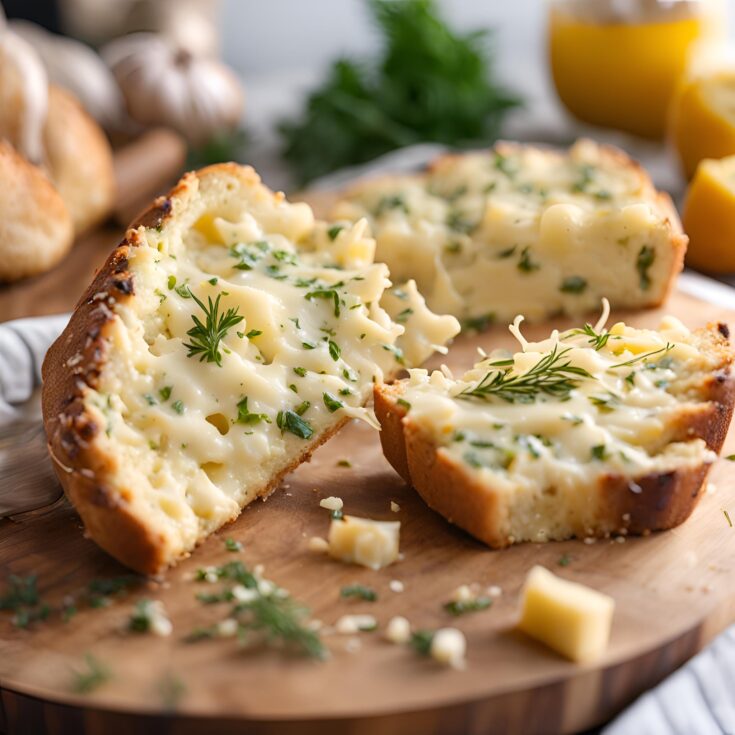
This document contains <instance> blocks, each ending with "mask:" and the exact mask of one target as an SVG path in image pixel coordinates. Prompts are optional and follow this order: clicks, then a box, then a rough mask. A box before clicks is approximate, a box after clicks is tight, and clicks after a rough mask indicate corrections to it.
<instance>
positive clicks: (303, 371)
mask: <svg viewBox="0 0 735 735" xmlns="http://www.w3.org/2000/svg"><path fill="white" fill-rule="evenodd" d="M293 371H294V372H295V373H296V375H298V376H299V377H300V378H305V377H306V373H307V372H309V371H308V370H307V369H306V368H304V367H295V368H294V369H293Z"/></svg>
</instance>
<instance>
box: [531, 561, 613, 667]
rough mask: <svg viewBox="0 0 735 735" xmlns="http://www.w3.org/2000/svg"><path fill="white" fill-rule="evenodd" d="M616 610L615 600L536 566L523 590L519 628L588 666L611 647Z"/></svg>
mask: <svg viewBox="0 0 735 735" xmlns="http://www.w3.org/2000/svg"><path fill="white" fill-rule="evenodd" d="M614 608H615V601H614V600H613V599H612V597H609V596H608V595H603V594H602V593H601V592H597V591H596V590H593V589H590V588H589V587H585V586H584V585H581V584H577V583H575V582H569V581H567V580H565V579H561V578H560V577H557V576H555V575H554V574H552V573H551V572H550V571H548V569H544V567H540V566H536V567H533V569H531V571H530V572H529V574H528V577H527V579H526V583H525V585H524V587H523V592H522V600H521V619H520V621H519V623H518V628H519V629H520V630H522V631H523V632H524V633H527V634H528V635H530V636H531V637H532V638H536V639H537V640H539V641H541V642H542V643H545V644H546V645H547V646H549V647H550V648H553V649H554V650H555V651H557V652H558V653H560V654H562V655H563V656H566V657H567V658H569V659H571V660H572V661H576V662H578V663H587V662H590V661H594V660H595V659H598V658H599V657H600V656H601V655H602V654H603V653H604V652H605V649H606V648H607V644H608V640H609V639H610V627H611V625H612V617H613V610H614Z"/></svg>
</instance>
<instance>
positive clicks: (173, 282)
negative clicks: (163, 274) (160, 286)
mask: <svg viewBox="0 0 735 735" xmlns="http://www.w3.org/2000/svg"><path fill="white" fill-rule="evenodd" d="M167 283H168V290H169V291H172V290H173V288H174V287H175V286H176V276H169V277H168V282H167Z"/></svg>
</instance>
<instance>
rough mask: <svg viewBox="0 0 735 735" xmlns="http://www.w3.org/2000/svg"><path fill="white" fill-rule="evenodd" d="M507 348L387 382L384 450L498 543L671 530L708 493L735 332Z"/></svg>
mask: <svg viewBox="0 0 735 735" xmlns="http://www.w3.org/2000/svg"><path fill="white" fill-rule="evenodd" d="M512 329H513V331H514V332H515V333H516V335H517V336H518V338H519V341H520V349H519V351H518V352H516V353H515V354H511V353H507V352H502V351H501V352H496V353H493V354H491V355H490V356H488V357H486V358H485V359H483V360H482V361H480V362H479V363H477V364H476V365H475V366H474V367H473V368H472V369H471V370H470V371H469V372H467V373H466V374H465V375H464V376H462V377H461V378H459V379H455V378H453V377H452V376H451V375H450V374H448V373H447V372H446V371H445V372H440V371H437V372H434V373H432V374H429V373H428V372H427V371H426V370H412V371H410V377H409V378H408V379H405V380H401V381H398V382H397V383H395V384H394V385H391V386H376V388H375V410H376V413H377V416H378V419H379V420H380V423H381V425H382V432H381V440H382V444H383V451H384V453H385V455H386V457H387V458H388V460H389V461H390V462H391V464H392V465H393V467H395V469H396V470H397V471H398V472H399V474H401V475H402V477H403V478H404V479H405V480H406V482H408V483H410V484H412V485H413V486H414V487H415V488H416V490H417V491H418V492H419V494H420V495H421V496H422V497H423V498H424V500H425V501H426V502H427V503H428V505H429V506H431V507H432V508H433V509H434V510H436V511H438V512H439V513H441V514H442V515H443V516H444V517H445V518H447V519H448V520H449V521H450V522H452V523H455V524H456V525H458V526H460V527H461V528H463V529H465V530H466V531H468V532H469V533H471V534H472V535H473V536H475V537H476V538H478V539H480V540H481V541H484V542H485V543H486V544H488V545H490V546H492V547H494V548H500V547H504V546H508V545H510V544H513V543H517V542H521V541H534V542H540V541H549V540H560V539H567V538H570V537H578V538H583V537H600V536H608V535H610V534H613V533H620V534H626V533H643V532H646V531H654V530H657V529H665V528H671V527H672V526H675V525H677V524H679V523H681V522H682V521H684V520H685V519H686V518H687V517H688V516H689V514H690V513H691V512H692V510H693V508H694V506H695V505H696V503H697V501H698V499H699V497H700V496H701V494H702V486H703V483H704V480H705V478H706V475H707V471H708V469H709V467H710V465H711V464H712V462H713V461H714V460H715V458H716V455H717V452H719V450H720V448H721V447H722V443H723V441H724V439H725V435H726V433H727V429H728V426H729V423H730V419H731V416H732V410H733V401H734V399H735V393H734V391H733V377H732V373H731V365H732V359H733V354H732V350H731V347H730V344H729V342H728V331H727V327H726V326H725V325H723V324H719V325H710V326H709V327H707V328H705V329H701V330H697V331H695V332H690V331H689V330H688V329H687V328H686V327H685V326H684V325H683V324H681V322H679V321H678V320H676V319H674V318H671V317H669V318H666V319H664V322H663V323H662V325H661V329H660V330H659V331H652V330H648V329H635V328H633V327H630V326H626V325H625V324H623V323H617V324H615V325H614V326H613V327H611V328H610V330H609V331H607V330H605V329H604V327H603V326H602V324H601V323H598V325H596V326H595V327H592V326H590V325H587V326H585V327H584V328H582V329H571V330H568V331H566V332H562V333H559V332H557V331H554V332H553V333H552V334H551V336H550V337H549V338H548V339H545V340H543V341H541V342H537V343H528V342H526V341H525V339H524V338H523V336H522V334H521V333H520V330H519V328H518V321H517V322H516V324H515V326H514V327H513V328H512Z"/></svg>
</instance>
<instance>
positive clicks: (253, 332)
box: [245, 329, 263, 339]
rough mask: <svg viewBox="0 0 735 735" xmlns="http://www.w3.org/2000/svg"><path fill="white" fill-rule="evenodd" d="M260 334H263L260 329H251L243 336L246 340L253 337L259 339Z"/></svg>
mask: <svg viewBox="0 0 735 735" xmlns="http://www.w3.org/2000/svg"><path fill="white" fill-rule="evenodd" d="M261 334H263V332H262V331H261V330H260V329H251V330H250V331H249V332H248V333H247V334H246V335H245V336H246V337H247V338H248V339H254V338H255V337H260V335H261Z"/></svg>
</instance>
